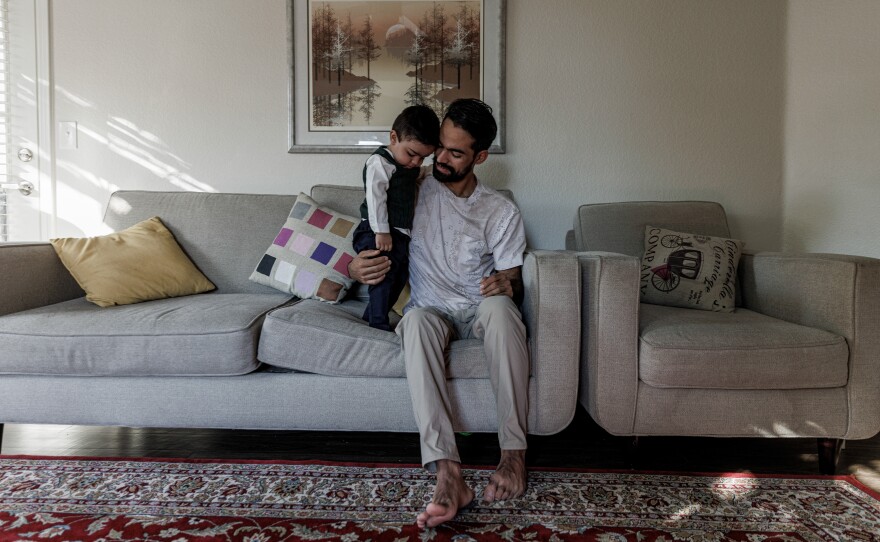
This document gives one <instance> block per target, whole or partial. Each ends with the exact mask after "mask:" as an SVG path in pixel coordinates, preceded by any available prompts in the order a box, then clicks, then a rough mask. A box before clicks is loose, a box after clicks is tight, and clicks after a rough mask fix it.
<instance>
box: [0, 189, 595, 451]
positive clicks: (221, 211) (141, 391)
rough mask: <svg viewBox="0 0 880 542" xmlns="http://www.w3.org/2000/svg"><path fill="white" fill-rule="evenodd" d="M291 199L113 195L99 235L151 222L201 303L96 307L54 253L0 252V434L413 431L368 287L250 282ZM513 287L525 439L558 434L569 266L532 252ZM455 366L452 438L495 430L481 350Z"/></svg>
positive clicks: (570, 373) (573, 274)
mask: <svg viewBox="0 0 880 542" xmlns="http://www.w3.org/2000/svg"><path fill="white" fill-rule="evenodd" d="M311 195H312V197H313V198H314V199H315V200H316V201H318V202H319V203H322V204H324V205H326V206H329V207H332V208H334V209H337V210H338V211H341V212H345V213H348V214H352V215H355V216H357V213H358V206H359V204H360V202H361V200H362V197H363V196H362V189H359V188H357V187H343V186H326V185H324V186H320V185H319V186H315V187H313V189H312V191H311ZM295 199H296V198H295V196H289V195H244V194H206V193H187V192H140V191H127V192H117V193H115V194H114V195H113V196H112V198H111V200H110V202H109V205H108V208H107V211H106V215H105V222H106V224H108V225H109V226H110V227H112V228H113V229H114V230H119V229H122V228H125V227H128V226H130V225H133V224H135V223H137V222H139V221H141V220H144V219H146V218H149V217H151V216H159V217H160V218H161V219H162V220H163V222H164V223H165V224H166V225H167V226H168V228H169V229H170V230H171V231H172V232H173V233H174V235H175V237H176V239H177V240H178V242H179V243H180V245H181V246H182V247H183V249H184V251H185V252H186V253H187V254H188V255H189V257H190V258H191V259H192V260H193V261H194V262H195V264H196V265H197V266H198V267H199V268H200V269H201V270H202V272H204V273H205V275H206V276H207V277H208V278H209V279H210V280H211V281H212V282H214V284H216V285H217V290H216V291H215V292H212V293H208V294H200V295H194V296H186V297H179V298H174V299H165V300H159V301H149V302H145V303H138V304H135V305H127V306H118V307H108V308H100V307H97V306H95V305H93V304H91V303H89V302H87V301H85V299H84V298H83V297H82V296H83V292H82V291H81V290H80V288H79V287H78V286H77V284H76V283H75V282H74V281H73V279H72V278H71V277H70V275H69V274H68V273H67V270H66V269H65V268H64V267H63V266H62V264H61V262H60V261H59V259H58V258H57V256H56V254H55V252H54V250H53V249H52V247H51V246H50V245H49V244H46V243H31V244H7V245H0V276H2V277H3V278H4V284H5V285H6V286H5V288H4V289H3V290H2V291H0V423H53V424H75V425H117V426H139V427H180V428H183V427H203V428H249V429H282V430H283V429H307V430H359V431H416V430H417V429H416V425H415V422H414V420H413V415H412V410H411V404H410V399H409V391H408V388H407V385H406V379H405V374H404V364H403V359H402V355H401V353H400V345H399V342H398V338H397V336H396V335H395V334H393V333H387V332H382V331H378V330H375V329H372V328H370V327H368V326H367V325H366V324H365V323H363V322H362V321H361V320H360V319H359V317H358V316H359V315H360V314H361V312H362V311H363V307H364V302H363V300H362V299H360V298H359V297H358V296H359V295H362V293H363V290H362V289H355V290H354V293H352V294H351V295H350V296H349V297H348V298H347V299H346V301H345V302H343V303H341V304H339V305H335V306H331V305H328V304H325V303H322V302H319V301H314V300H299V299H295V298H291V297H290V296H288V295H285V294H282V293H281V292H278V291H276V290H273V289H271V288H267V287H265V286H261V285H258V284H255V283H253V282H250V281H249V280H248V277H249V276H250V274H251V272H252V271H253V269H254V267H255V266H256V264H257V262H258V261H259V259H260V257H261V256H262V254H263V252H264V251H265V250H266V248H267V247H268V246H269V244H270V243H271V242H272V239H273V238H274V237H275V235H276V234H277V232H278V230H279V228H280V227H281V225H282V224H283V223H284V221H285V219H286V218H287V214H288V212H289V210H290V208H291V206H292V205H293V203H294V201H295ZM523 276H524V280H525V290H526V298H525V301H524V303H523V307H522V309H523V315H524V319H525V322H526V325H527V328H528V334H529V348H530V352H531V378H530V383H529V431H530V432H531V433H533V434H539V435H540V434H552V433H555V432H558V431H560V430H562V429H563V428H565V427H566V425H567V424H568V423H569V422H570V420H571V419H572V417H573V415H574V411H575V408H576V404H577V399H576V397H577V386H578V384H577V372H578V343H579V332H580V309H579V306H578V304H577V303H572V302H571V300H572V299H576V298H577V296H579V295H580V292H579V290H578V288H579V283H580V282H579V270H578V263H577V259H576V257H574V256H573V255H572V254H570V253H565V252H563V251H557V252H551V251H534V252H530V253H529V254H528V255H527V257H526V261H525V264H524V269H523ZM449 363H450V374H451V377H450V379H449V381H448V385H449V389H450V391H451V397H452V401H453V408H454V411H455V412H454V416H455V420H456V427H457V429H458V430H461V431H472V432H493V431H495V430H496V416H495V406H494V400H493V394H492V389H491V386H490V382H489V379H488V377H487V373H486V369H485V367H484V364H483V353H482V348H481V344H480V343H479V341H475V340H460V341H455V342H454V343H453V344H452V345H451V347H450V349H449ZM0 427H2V426H0Z"/></svg>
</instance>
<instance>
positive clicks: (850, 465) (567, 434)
mask: <svg viewBox="0 0 880 542" xmlns="http://www.w3.org/2000/svg"><path fill="white" fill-rule="evenodd" d="M458 442H459V449H460V453H461V456H462V459H463V461H464V462H465V464H468V465H493V464H495V462H496V461H497V460H498V444H497V439H496V436H495V435H494V434H486V433H480V434H472V435H459V436H458ZM631 442H632V439H630V438H626V437H614V436H612V435H609V434H608V433H606V432H605V431H604V430H602V429H601V428H600V427H598V426H597V425H596V424H595V423H594V422H593V421H592V420H591V419H590V417H589V416H588V415H587V414H586V413H585V412H584V411H583V410H580V409H579V410H578V413H577V415H576V416H575V419H574V421H573V422H572V423H571V425H569V426H568V428H566V429H565V430H564V431H562V432H560V433H558V434H556V435H551V436H545V437H539V436H532V435H530V436H529V452H528V456H527V461H528V464H529V465H530V466H532V467H578V468H594V469H628V468H631V466H632V465H633V461H632V460H633V455H632V454H631V452H630V450H631V446H630V444H631ZM2 453H3V454H4V455H48V456H90V457H165V458H206V459H269V460H271V459H286V460H324V461H353V462H377V463H411V464H417V463H418V462H419V443H418V436H417V435H416V434H415V433H358V432H316V431H242V430H224V429H134V428H127V427H93V426H71V425H16V424H7V425H6V426H5V428H4V431H3V441H2ZM635 466H636V467H637V468H638V469H641V470H659V471H689V472H752V473H763V474H817V473H818V460H817V450H816V440H815V439H749V438H732V439H721V438H693V437H675V438H672V437H651V438H642V439H640V444H639V453H638V456H637V457H636V462H635ZM838 473H839V474H854V475H855V476H856V477H857V478H858V479H859V480H860V481H861V482H862V483H864V484H865V485H867V486H869V487H871V488H872V489H874V490H875V491H880V436H875V437H874V438H871V439H866V440H857V441H849V442H847V443H846V447H845V448H844V450H843V451H842V452H841V456H840V464H839V466H838Z"/></svg>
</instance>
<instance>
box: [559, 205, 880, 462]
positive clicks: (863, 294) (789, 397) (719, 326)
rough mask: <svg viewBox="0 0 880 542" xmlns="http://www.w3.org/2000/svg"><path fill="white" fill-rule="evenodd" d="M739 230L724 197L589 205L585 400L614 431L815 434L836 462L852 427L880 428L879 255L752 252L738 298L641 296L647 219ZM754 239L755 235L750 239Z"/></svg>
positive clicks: (582, 218) (858, 430)
mask: <svg viewBox="0 0 880 542" xmlns="http://www.w3.org/2000/svg"><path fill="white" fill-rule="evenodd" d="M646 225H652V226H659V227H663V228H668V229H672V230H675V231H681V232H688V233H695V234H702V235H708V236H719V237H730V230H729V228H728V225H727V216H726V214H725V212H724V209H723V208H722V206H721V205H719V204H717V203H713V202H626V203H609V204H594V205H582V206H580V207H579V208H578V211H577V214H576V216H575V220H574V230H572V231H570V232H569V234H568V237H567V238H566V246H567V248H569V249H572V250H576V251H582V252H580V253H579V259H580V263H581V268H582V280H583V284H582V295H583V301H582V302H583V307H584V309H583V314H582V321H583V324H584V329H583V331H582V334H581V340H582V353H581V356H582V365H581V389H580V403H581V404H582V405H583V406H584V408H586V409H587V411H588V412H589V413H590V415H591V416H592V417H593V419H594V420H595V421H596V422H597V423H598V424H599V425H601V426H602V427H603V428H604V429H606V430H607V431H608V432H610V433H612V434H615V435H633V436H639V435H641V436H647V435H670V436H686V435H691V436H712V437H741V436H748V437H815V438H817V439H818V445H819V456H820V468H821V470H823V471H824V472H832V471H833V470H834V468H835V464H836V462H837V454H838V452H839V450H840V446H841V445H842V442H843V440H846V439H864V438H868V437H872V436H874V435H875V434H877V432H878V430H880V355H878V351H880V260H877V259H873V258H864V257H857V256H844V255H835V254H787V253H771V252H749V251H748V245H746V249H747V250H746V253H745V254H744V255H743V257H742V259H741V260H740V264H739V269H738V271H737V280H738V286H737V297H738V300H739V301H738V303H737V309H736V311H735V312H733V313H714V312H707V311H701V310H694V309H686V308H676V307H666V306H658V305H649V304H644V303H640V298H639V273H640V259H641V256H642V253H643V252H644V235H645V234H644V232H645V226H646ZM746 241H748V240H746Z"/></svg>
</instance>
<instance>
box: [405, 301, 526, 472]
mask: <svg viewBox="0 0 880 542" xmlns="http://www.w3.org/2000/svg"><path fill="white" fill-rule="evenodd" d="M396 332H397V334H398V335H399V336H400V338H401V340H402V342H403V353H404V357H405V359H406V379H407V382H408V383H409V392H410V396H411V397H412V403H413V411H414V413H415V418H416V423H417V424H418V426H419V434H420V435H421V442H422V464H423V465H425V466H429V465H431V464H433V462H434V461H437V460H438V459H451V460H453V461H458V462H460V461H461V460H460V459H459V456H458V448H457V447H456V445H455V432H454V431H453V428H452V409H451V405H450V402H449V392H448V390H447V388H446V356H445V355H444V351H445V350H446V347H447V346H448V345H449V342H450V341H451V340H452V338H459V339H482V340H483V348H484V350H485V353H486V361H487V363H488V364H489V378H490V380H491V382H492V389H493V391H494V392H495V403H496V408H497V415H498V441H499V444H500V445H501V449H502V450H525V449H526V420H527V415H528V386H529V353H528V347H527V345H526V328H525V325H524V324H523V322H522V315H521V314H520V312H519V309H517V307H516V304H515V303H514V302H513V300H512V299H511V298H509V297H507V296H493V297H488V298H486V299H485V300H483V302H482V303H480V305H479V306H477V307H475V308H473V309H468V310H463V311H456V312H455V313H453V314H447V313H445V312H443V311H440V310H438V309H435V308H432V307H427V308H416V309H411V310H409V311H408V312H407V313H406V314H405V315H404V317H403V319H402V320H401V321H400V323H399V324H398V325H397V330H396Z"/></svg>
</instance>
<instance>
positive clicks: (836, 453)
mask: <svg viewBox="0 0 880 542" xmlns="http://www.w3.org/2000/svg"><path fill="white" fill-rule="evenodd" d="M816 444H817V446H818V448H819V472H820V473H821V474H834V473H835V472H837V461H838V460H839V459H840V449H841V448H843V439H840V438H819V439H816Z"/></svg>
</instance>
